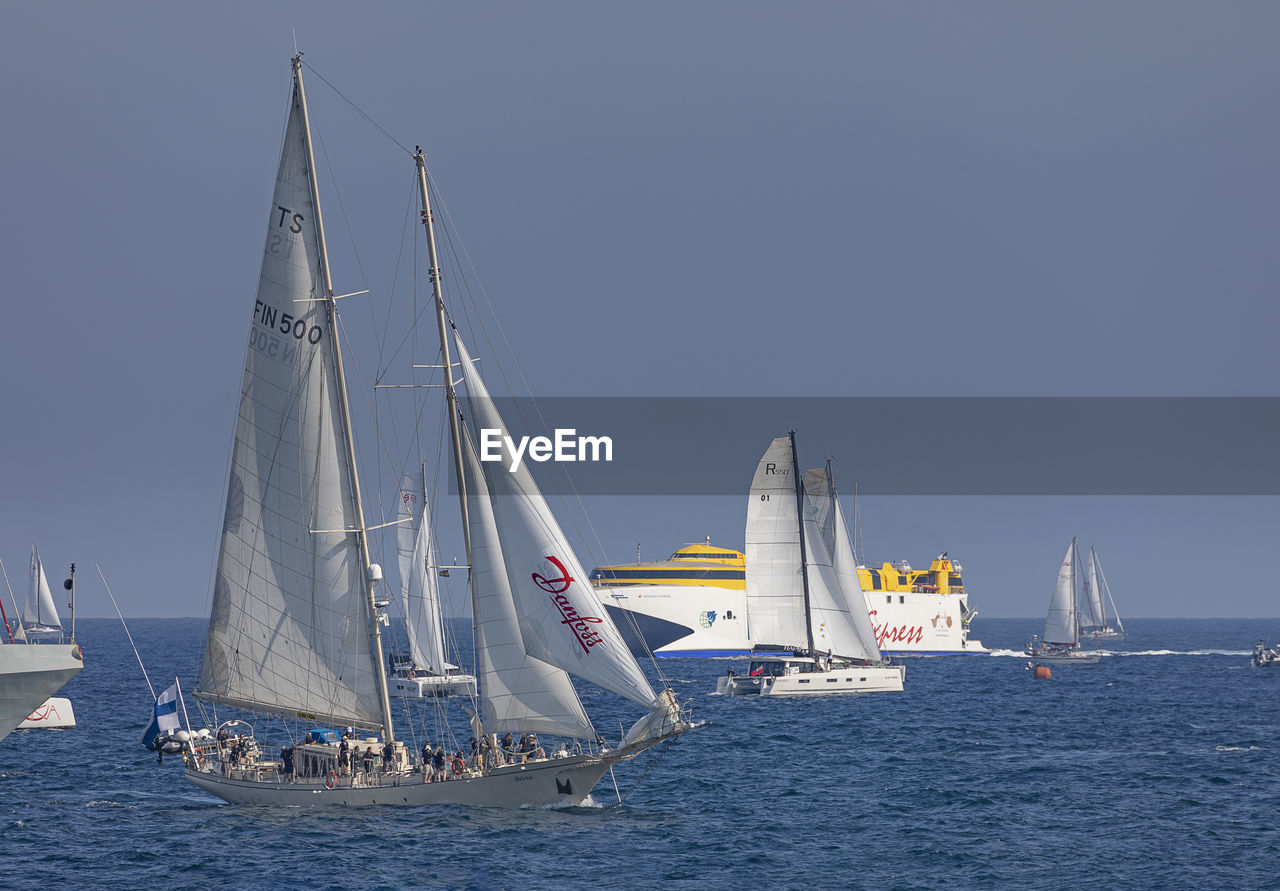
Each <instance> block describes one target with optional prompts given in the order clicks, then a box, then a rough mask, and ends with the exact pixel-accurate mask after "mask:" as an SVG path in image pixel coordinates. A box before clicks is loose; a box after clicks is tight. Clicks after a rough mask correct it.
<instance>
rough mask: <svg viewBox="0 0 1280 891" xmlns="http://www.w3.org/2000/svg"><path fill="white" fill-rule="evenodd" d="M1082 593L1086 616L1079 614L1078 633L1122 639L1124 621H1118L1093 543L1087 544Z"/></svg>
mask: <svg viewBox="0 0 1280 891" xmlns="http://www.w3.org/2000/svg"><path fill="white" fill-rule="evenodd" d="M1084 594H1085V607H1086V609H1087V611H1088V616H1087V618H1086V616H1085V615H1084V614H1083V613H1082V614H1081V624H1080V633H1081V634H1082V635H1085V636H1087V637H1093V638H1096V639H1097V640H1124V636H1125V632H1124V623H1123V622H1121V621H1120V612H1119V611H1118V610H1117V609H1116V602H1115V601H1114V600H1113V599H1112V598H1111V588H1110V587H1109V586H1108V585H1107V577H1106V576H1105V575H1103V573H1102V563H1101V561H1099V560H1098V552H1097V551H1095V550H1094V548H1093V545H1090V546H1089V571H1088V572H1087V573H1086V574H1085V577H1084ZM1108 604H1110V606H1111V615H1110V617H1108V615H1107V605H1108ZM1112 620H1114V622H1115V624H1114V625H1112Z"/></svg>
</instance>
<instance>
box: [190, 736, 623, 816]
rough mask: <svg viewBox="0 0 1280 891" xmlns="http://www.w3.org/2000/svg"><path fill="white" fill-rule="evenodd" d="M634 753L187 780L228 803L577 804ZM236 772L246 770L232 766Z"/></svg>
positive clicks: (194, 774) (204, 773)
mask: <svg viewBox="0 0 1280 891" xmlns="http://www.w3.org/2000/svg"><path fill="white" fill-rule="evenodd" d="M634 754H636V752H635V750H631V751H627V750H622V749H620V750H617V751H615V752H607V753H605V754H603V755H581V756H569V757H567V758H558V759H557V758H552V759H548V760H545V761H535V762H532V763H529V764H509V765H505V766H503V767H499V768H495V769H493V770H492V771H490V772H489V773H487V774H485V775H484V776H475V777H464V778H458V779H452V780H447V781H445V782H437V783H424V782H422V779H421V776H422V775H421V774H413V773H408V774H404V775H403V776H398V777H385V778H383V779H384V782H383V783H382V784H381V785H361V784H359V783H357V784H355V785H352V780H351V778H350V777H337V778H331V780H330V782H332V783H333V788H329V786H328V784H326V783H325V782H323V781H316V782H296V781H295V782H283V781H282V782H278V783H273V782H270V781H269V780H266V781H264V780H260V779H256V778H254V776H253V775H251V774H250V775H248V776H245V777H244V778H239V777H236V776H232V777H224V776H222V775H221V774H220V773H217V772H216V771H209V770H193V769H192V768H191V767H190V766H188V768H187V770H186V775H187V779H188V780H190V781H191V782H192V783H194V784H195V785H196V786H198V787H199V788H201V789H203V790H204V791H206V792H208V793H210V794H212V795H216V796H217V797H219V798H221V799H223V800H224V801H229V802H231V803H232V804H248V805H270V806H272V807H371V806H374V805H393V806H401V807H406V806H407V807H422V806H428V805H443V804H459V805H469V806H472V807H505V808H510V807H522V806H544V805H574V804H582V803H583V802H584V801H585V800H586V799H587V796H588V795H590V794H591V790H592V789H593V788H594V787H595V785H596V783H598V782H599V781H600V778H601V777H603V776H604V775H605V774H606V773H607V772H608V771H609V769H610V768H611V767H613V765H614V764H617V763H618V762H619V761H623V760H626V759H627V758H630V757H632V756H633V755H634ZM235 773H247V772H242V771H236V772H235Z"/></svg>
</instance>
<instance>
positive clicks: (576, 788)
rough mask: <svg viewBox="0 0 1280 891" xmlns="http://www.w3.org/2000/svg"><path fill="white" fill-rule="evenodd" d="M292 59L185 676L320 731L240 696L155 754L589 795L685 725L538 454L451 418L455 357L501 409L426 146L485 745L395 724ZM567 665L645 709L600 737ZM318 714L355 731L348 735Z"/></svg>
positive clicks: (347, 790) (441, 795) (261, 768)
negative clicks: (454, 744)
mask: <svg viewBox="0 0 1280 891" xmlns="http://www.w3.org/2000/svg"><path fill="white" fill-rule="evenodd" d="M292 68H293V83H292V92H291V96H290V103H289V115H288V123H287V127H286V131H285V138H284V146H283V150H282V153H281V158H280V166H279V172H278V176H277V179H276V186H275V193H274V196H273V201H272V204H271V207H272V210H271V213H270V219H269V222H268V230H267V239H266V244H265V248H264V253H263V260H262V273H261V277H260V280H259V286H258V291H257V295H256V300H255V302H254V306H253V316H252V322H251V325H250V338H249V340H250V345H249V349H248V352H247V355H246V359H245V370H244V377H243V386H242V390H241V400H240V408H239V417H238V422H237V425H236V432H235V442H234V447H233V452H232V462H231V474H230V482H229V485H228V491H227V499H226V511H225V515H224V521H223V528H222V535H221V540H220V545H219V554H218V560H217V568H216V574H215V581H214V591H213V603H212V609H211V614H210V618H209V628H208V633H207V638H206V645H205V652H204V658H203V662H202V665H201V669H200V675H199V680H198V683H197V686H196V692H195V695H196V698H197V699H198V700H200V701H201V702H203V703H204V704H206V705H212V706H215V707H232V708H234V709H237V710H245V711H247V712H249V713H252V714H254V715H261V716H264V717H263V718H261V719H260V718H254V719H253V720H254V721H257V722H258V723H259V725H263V724H265V723H267V721H270V720H274V719H275V718H278V717H283V718H285V719H288V720H290V721H292V722H305V723H304V724H303V725H302V726H304V727H305V726H309V727H310V728H311V729H309V730H306V731H305V732H304V733H299V732H298V731H299V730H300V729H301V728H300V727H299V726H298V724H297V723H294V729H293V730H289V729H288V725H286V732H290V733H294V734H295V735H293V736H291V737H288V738H287V739H286V740H285V744H284V745H268V744H267V743H266V742H265V741H264V739H262V738H259V737H258V734H257V731H256V729H255V727H254V725H253V724H252V723H250V722H249V720H247V719H246V718H245V717H242V713H241V712H237V713H236V715H235V717H234V718H232V719H231V720H221V721H220V720H219V719H218V717H217V716H216V714H215V716H214V718H213V720H212V721H210V722H209V723H210V725H211V726H208V727H204V728H201V729H198V730H192V729H191V728H190V727H188V728H185V729H181V730H177V731H171V733H170V735H167V736H166V737H164V738H163V739H157V740H156V741H155V742H156V743H157V744H158V745H159V746H160V747H161V751H162V752H163V751H164V750H165V749H164V746H165V745H170V744H171V742H172V741H174V740H176V741H177V742H178V743H179V744H180V747H181V748H182V750H183V754H184V762H185V764H186V767H185V774H186V777H187V779H189V780H190V781H191V782H192V783H194V784H195V785H196V786H198V787H199V788H201V789H204V790H206V791H208V792H210V793H212V794H214V795H216V796H218V797H220V798H223V799H225V800H227V801H230V802H235V803H247V804H269V805H279V806H307V807H316V806H343V805H349V806H358V805H373V804H390V805H405V806H423V805H433V804H467V805H482V806H497V807H515V806H521V805H543V804H575V803H581V802H583V801H584V800H585V799H586V798H587V796H588V795H589V794H590V793H591V790H592V788H593V787H594V786H595V785H596V783H597V782H598V781H599V780H600V779H601V777H603V776H604V774H605V773H608V772H609V771H610V770H611V769H612V768H613V767H614V765H616V764H617V763H619V762H621V761H625V760H628V759H631V758H634V757H635V756H637V755H639V754H640V753H642V752H644V751H646V750H648V749H650V748H652V747H653V746H656V745H658V744H660V743H665V742H670V741H673V740H674V739H675V738H676V737H678V736H679V735H680V734H681V733H683V732H684V731H685V730H687V729H689V728H690V727H691V726H693V725H692V724H691V723H690V721H689V719H688V712H687V707H685V706H681V705H680V704H679V703H677V701H676V698H675V694H674V693H673V692H672V690H671V689H670V688H665V689H663V690H661V691H660V692H658V693H655V692H654V690H653V688H652V687H651V686H650V684H649V681H648V680H647V679H646V677H645V675H644V673H643V672H642V671H641V669H640V667H639V665H637V663H636V661H635V658H634V657H633V656H632V655H631V653H630V652H629V650H628V649H627V646H626V644H625V642H624V640H623V638H622V636H621V634H620V633H619V632H618V629H617V628H616V627H615V626H614V624H613V622H612V620H611V619H610V618H609V617H608V614H607V613H606V612H605V610H604V607H603V606H602V604H601V603H600V600H599V597H598V596H597V595H596V592H595V591H594V589H593V588H592V587H591V585H590V584H589V583H588V582H587V573H586V571H585V570H584V569H583V568H582V565H581V563H580V562H579V561H578V559H577V557H576V556H575V555H574V554H573V551H572V549H571V548H570V547H569V545H568V542H567V540H566V539H565V537H564V534H563V532H562V531H561V530H560V527H559V525H558V524H557V522H556V520H555V518H554V516H553V515H552V514H551V511H550V509H549V508H548V506H547V504H546V502H545V501H544V500H543V498H542V495H541V494H540V493H539V491H538V489H537V487H536V485H534V483H533V479H532V477H531V476H530V475H529V473H528V471H527V470H526V469H525V468H523V467H522V468H521V469H520V471H519V472H515V473H508V472H507V469H506V468H505V467H504V466H501V465H497V464H493V463H490V464H488V465H482V464H481V462H480V460H479V458H478V456H477V453H476V450H475V448H474V434H473V432H472V431H469V430H468V429H467V427H466V426H464V424H463V423H462V422H461V420H460V413H459V410H458V400H457V395H456V392H455V383H456V381H455V378H454V373H453V369H454V367H455V365H454V364H453V363H451V360H450V356H451V355H456V356H457V358H458V363H457V366H458V367H461V369H463V372H462V377H463V378H464V380H465V387H466V392H467V395H468V397H469V406H468V407H469V410H470V411H469V420H470V421H471V422H472V423H474V424H475V425H477V429H479V428H483V429H500V430H503V431H504V432H505V430H506V428H505V425H504V424H503V423H502V419H501V418H500V417H499V416H498V413H497V410H496V409H495V408H494V405H493V402H492V400H491V399H490V398H489V394H488V391H487V390H486V389H485V387H484V383H483V381H482V380H481V379H480V376H479V374H478V372H477V371H476V369H475V368H474V366H473V363H472V362H471V359H470V357H469V355H468V354H467V352H466V350H465V348H464V347H463V345H462V341H461V338H460V336H459V335H458V334H457V332H456V331H454V330H453V328H452V323H451V321H450V320H449V318H448V315H447V311H446V308H445V303H444V297H443V291H442V281H441V280H442V276H441V274H440V269H439V265H438V261H437V256H436V250H435V237H434V231H433V216H432V212H431V206H430V201H429V197H428V185H427V175H426V166H425V160H424V158H423V155H422V153H421V152H418V153H417V154H416V155H415V163H416V167H417V187H418V189H419V193H420V198H421V203H422V221H423V224H424V226H425V227H426V234H427V245H428V257H429V270H428V274H429V278H430V281H431V283H432V291H433V296H434V306H435V310H436V321H437V328H438V333H439V336H440V351H441V354H442V362H443V364H442V366H441V368H442V373H443V377H444V389H445V394H446V398H447V406H448V424H449V428H450V442H451V444H452V447H453V448H452V458H453V462H454V470H455V474H456V477H457V482H458V490H459V505H460V508H461V514H462V524H461V525H462V530H463V537H464V541H465V542H466V551H467V564H466V565H467V567H468V569H469V582H470V593H471V605H472V611H473V614H474V623H475V650H476V660H477V664H478V679H479V684H478V687H479V690H478V696H477V698H476V701H475V703H474V705H473V708H472V709H471V710H470V711H469V714H470V716H471V718H470V720H471V725H470V726H471V729H472V732H473V734H474V738H475V740H476V742H475V744H474V748H473V750H472V753H471V754H469V755H465V756H464V753H463V752H461V751H459V752H458V754H457V755H456V756H455V757H454V758H452V759H450V766H449V768H448V769H443V770H440V771H428V770H427V769H424V768H423V767H420V766H419V765H418V764H417V761H416V759H415V758H414V757H413V755H412V754H411V752H410V751H409V750H408V748H407V747H406V744H405V741H404V740H403V739H401V738H399V737H398V735H397V732H396V727H395V724H394V722H393V712H392V707H391V700H390V696H389V690H388V684H387V674H386V661H385V658H384V652H383V644H382V633H381V626H382V625H383V624H384V622H385V621H386V613H385V609H386V607H387V598H386V597H385V596H384V595H383V594H382V593H381V592H380V591H379V586H380V584H381V581H382V571H381V568H380V567H379V566H378V565H377V564H375V563H373V562H372V559H371V556H370V547H369V540H368V532H369V529H368V527H367V526H366V525H365V520H364V510H363V506H362V496H361V487H360V480H359V475H358V473H357V463H356V452H355V445H354V433H353V429H352V423H351V416H350V410H349V408H348V401H347V387H346V382H345V377H344V372H343V362H342V350H341V348H340V345H339V343H338V338H339V335H340V330H341V329H340V327H339V325H338V324H337V309H336V299H337V298H336V296H335V291H334V288H333V283H332V278H331V275H330V268H329V261H328V255H327V252H326V248H325V238H324V226H323V223H322V219H321V212H320V202H319V190H318V188H317V181H316V173H315V163H314V153H313V150H312V140H311V132H310V124H309V120H308V106H307V99H306V91H305V89H304V85H303V76H302V60H301V56H295V57H294V58H293V60H292ZM451 332H452V334H453V336H452V337H451V336H450V333H451ZM415 548H416V544H415ZM415 559H416V558H415ZM426 559H427V558H425V557H424V562H423V564H422V565H423V568H424V569H425V568H426V566H427V563H426ZM410 575H412V572H411V573H410ZM424 658H426V657H424ZM432 658H434V657H432ZM441 665H442V666H443V665H444V663H443V662H441ZM571 676H573V677H577V678H580V679H582V680H585V681H588V682H590V683H593V684H595V685H596V686H598V687H601V688H603V689H604V690H606V691H609V692H612V693H615V694H617V695H619V696H621V697H624V698H625V699H628V700H631V701H632V702H633V703H636V704H638V705H639V706H641V707H642V708H643V709H644V714H643V716H642V717H641V718H640V719H639V720H637V721H636V722H635V723H634V724H633V725H632V726H631V728H630V729H629V730H627V731H626V732H625V733H624V734H623V735H622V738H621V739H619V740H618V741H617V742H616V743H615V744H614V745H612V746H610V745H608V744H606V743H605V742H604V740H603V738H602V737H601V736H600V735H599V734H598V733H597V732H596V730H595V728H594V727H593V725H592V723H591V721H590V719H589V718H588V716H587V714H586V712H585V710H584V708H583V705H582V702H581V700H580V699H579V698H578V695H577V692H576V690H575V689H574V686H573V683H572V681H571ZM178 701H179V703H181V696H180V694H179V695H178ZM446 702H447V700H446ZM183 712H184V714H185V707H184V709H183ZM326 723H329V724H336V725H343V726H346V727H349V728H352V729H353V731H354V732H353V733H348V734H343V735H342V736H341V738H340V737H339V733H338V732H337V731H335V730H333V729H328V728H326V727H324V726H323V725H324V724H326ZM514 732H521V733H527V734H530V735H536V734H544V735H554V736H557V737H559V738H560V742H559V744H558V745H554V744H553V745H546V744H538V743H537V742H536V741H534V742H533V744H532V745H531V746H530V747H529V748H527V749H523V750H522V751H519V752H513V751H510V750H508V749H506V748H505V747H504V746H503V745H502V744H501V743H500V742H499V740H498V735H499V734H503V733H506V734H507V735H508V736H510V735H511V734H512V733H514ZM300 736H301V739H299V737H300ZM373 752H378V753H379V754H380V757H379V758H378V759H377V763H376V764H375V762H374V760H373V758H372V753H373ZM357 756H360V760H358V759H357ZM437 757H439V750H437ZM371 765H373V766H371ZM436 780H447V781H444V782H440V781H436Z"/></svg>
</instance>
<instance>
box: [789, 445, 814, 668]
mask: <svg viewBox="0 0 1280 891" xmlns="http://www.w3.org/2000/svg"><path fill="white" fill-rule="evenodd" d="M789 435H790V437H791V474H792V476H793V477H794V478H795V481H796V516H797V517H798V518H799V519H800V577H801V579H803V580H804V633H805V637H806V638H807V639H808V641H809V654H810V655H812V656H817V655H818V654H817V653H816V652H815V651H814V648H813V619H812V618H811V617H810V615H809V558H808V556H807V555H806V554H805V548H804V477H802V476H800V458H799V456H798V455H796V432H795V431H794V430H791V431H789Z"/></svg>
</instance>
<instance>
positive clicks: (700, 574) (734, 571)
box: [591, 540, 987, 656]
mask: <svg viewBox="0 0 1280 891" xmlns="http://www.w3.org/2000/svg"><path fill="white" fill-rule="evenodd" d="M746 577H747V566H746V555H744V554H743V553H742V552H741V551H736V550H732V549H730V548H720V547H714V546H712V545H711V542H710V540H707V541H706V542H704V543H702V544H692V545H687V546H685V547H683V548H680V550H678V551H676V552H675V553H674V554H672V555H671V557H670V558H669V559H667V560H662V561H658V562H650V563H627V564H617V565H613V566H600V567H597V568H595V569H594V570H592V572H591V582H592V584H593V585H595V587H596V590H597V591H598V592H599V593H600V595H601V600H603V601H604V603H605V606H606V608H607V609H608V610H609V612H610V614H611V615H612V617H613V620H614V623H615V624H616V625H617V626H618V628H619V630H620V631H622V633H623V635H624V636H626V637H627V642H628V644H629V645H630V646H631V648H632V650H633V651H635V652H640V653H643V652H645V649H646V645H647V646H648V648H650V649H652V650H653V652H654V653H655V654H656V655H658V656H742V655H747V654H752V653H760V652H761V651H760V650H757V649H755V647H756V644H757V642H756V641H755V640H753V639H752V635H751V621H750V616H749V615H748V609H747V590H746V588H747V585H746ZM858 578H859V580H860V581H861V582H862V591H863V596H864V597H865V598H866V601H867V613H868V614H869V615H870V617H871V624H872V626H873V627H874V628H875V633H876V640H877V641H878V643H879V645H880V650H881V652H883V653H884V654H886V655H894V656H897V655H901V656H908V655H910V656H939V655H950V654H968V653H986V652H987V650H986V649H985V648H984V647H983V646H982V644H981V642H979V641H977V640H970V639H969V622H970V621H971V620H972V619H973V617H974V616H975V615H977V611H976V610H974V609H972V608H970V606H969V598H968V594H967V593H966V592H965V588H964V579H963V576H962V569H961V566H960V564H959V563H957V562H956V561H955V560H952V559H951V558H950V557H948V556H947V555H946V554H940V555H938V557H937V558H936V559H934V560H933V562H932V563H930V564H929V568H928V569H912V568H911V566H910V564H908V563H906V562H905V561H900V562H898V563H884V564H882V565H881V566H879V567H876V568H871V567H869V566H859V567H858Z"/></svg>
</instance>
